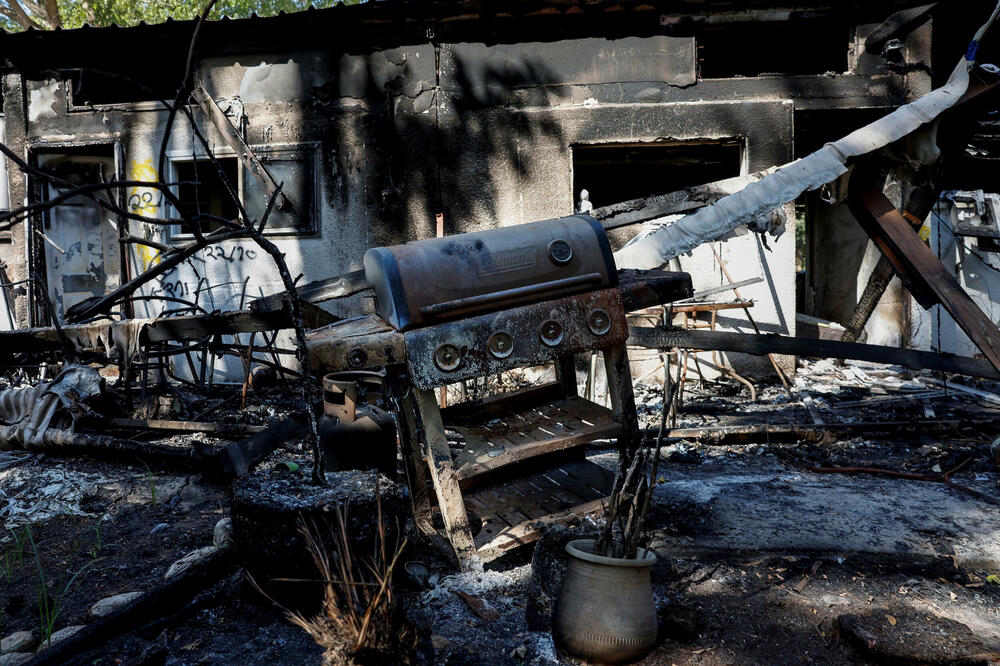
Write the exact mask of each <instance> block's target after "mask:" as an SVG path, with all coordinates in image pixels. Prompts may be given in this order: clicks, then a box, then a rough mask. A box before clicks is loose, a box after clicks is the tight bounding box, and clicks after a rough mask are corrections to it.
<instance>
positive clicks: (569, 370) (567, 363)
mask: <svg viewBox="0 0 1000 666" xmlns="http://www.w3.org/2000/svg"><path fill="white" fill-rule="evenodd" d="M555 372H556V379H557V381H558V382H559V386H560V387H561V388H562V393H563V397H564V398H572V397H575V396H577V395H578V392H579V389H578V387H577V383H576V356H575V355H574V354H568V355H566V356H560V357H559V358H557V359H556V360H555Z"/></svg>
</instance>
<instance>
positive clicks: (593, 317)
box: [587, 308, 611, 335]
mask: <svg viewBox="0 0 1000 666" xmlns="http://www.w3.org/2000/svg"><path fill="white" fill-rule="evenodd" d="M587 328H589V329H590V332H591V333H593V334H594V335H604V334H605V333H607V332H608V331H610V330H611V315H609V314H608V313H607V312H605V311H604V310H602V309H600V308H597V309H595V310H591V311H590V314H589V315H587Z"/></svg>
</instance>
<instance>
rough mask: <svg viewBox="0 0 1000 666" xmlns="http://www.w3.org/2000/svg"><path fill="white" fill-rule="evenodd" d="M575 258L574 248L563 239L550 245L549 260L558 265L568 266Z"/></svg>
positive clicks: (558, 239)
mask: <svg viewBox="0 0 1000 666" xmlns="http://www.w3.org/2000/svg"><path fill="white" fill-rule="evenodd" d="M572 258H573V248H571V247H570V246H569V243H567V242H566V241H564V240H563V239H561V238H557V239H555V240H554V241H552V242H551V243H549V259H551V260H552V261H554V262H555V263H557V264H568V263H569V262H570V260H571V259H572Z"/></svg>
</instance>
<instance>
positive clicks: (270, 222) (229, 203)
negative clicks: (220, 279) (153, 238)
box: [170, 145, 319, 237]
mask: <svg viewBox="0 0 1000 666" xmlns="http://www.w3.org/2000/svg"><path fill="white" fill-rule="evenodd" d="M254 152H255V153H256V155H257V157H258V158H259V159H260V162H261V164H263V165H264V168H265V169H267V171H268V173H270V174H271V177H272V178H273V179H274V181H275V182H276V183H279V184H280V185H281V186H282V193H283V194H284V195H285V197H286V198H287V199H288V201H289V202H290V208H286V209H284V210H279V209H278V207H277V206H274V207H273V208H272V209H271V212H270V214H269V215H268V219H267V225H266V226H265V227H264V232H265V233H266V234H271V235H302V234H313V233H316V231H317V230H318V223H317V217H318V208H317V203H316V194H317V184H316V178H317V175H318V169H317V166H316V162H317V159H318V152H319V151H318V146H316V145H302V146H291V147H268V148H255V149H254ZM215 159H216V162H217V163H218V165H216V164H215V163H213V162H212V160H210V159H209V158H208V157H207V156H192V155H190V154H187V155H183V154H181V155H179V154H177V153H171V154H170V179H171V182H173V183H175V184H176V185H175V187H174V191H175V193H176V194H177V197H178V199H179V200H180V209H179V210H174V211H173V216H174V217H177V218H187V219H190V217H191V216H193V215H195V214H197V213H203V214H209V215H212V216H215V217H219V218H222V219H226V220H238V219H239V206H238V204H237V203H236V200H235V199H234V198H233V196H232V192H235V193H236V195H237V197H238V198H239V200H240V201H241V202H242V204H243V207H244V208H245V210H246V213H247V216H248V217H249V218H250V219H251V220H252V221H254V223H255V224H257V223H259V221H260V220H261V218H262V217H263V215H264V213H265V211H266V209H267V204H268V200H269V196H268V194H267V192H266V190H265V188H264V186H263V185H262V184H261V183H260V181H259V180H258V179H257V178H256V177H255V176H254V175H252V174H251V173H250V172H249V171H248V170H247V169H246V168H245V167H244V166H243V165H242V164H241V162H240V161H239V160H238V158H236V157H235V156H232V155H229V154H225V153H220V154H218V155H216V158H215ZM227 182H228V184H229V187H227V185H226V183H227ZM221 226H223V224H222V223H221V222H219V221H216V220H210V219H209V220H202V221H201V223H200V231H201V233H203V234H207V233H211V232H212V231H215V230H216V229H219V228H220V227H221ZM191 232H192V230H191V228H190V226H189V224H187V223H181V224H177V225H176V226H175V227H174V228H173V233H172V235H173V236H174V237H185V236H190V235H191Z"/></svg>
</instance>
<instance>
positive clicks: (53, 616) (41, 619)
mask: <svg viewBox="0 0 1000 666" xmlns="http://www.w3.org/2000/svg"><path fill="white" fill-rule="evenodd" d="M25 530H26V531H27V537H28V541H29V543H31V550H32V553H33V554H34V556H35V569H36V574H37V578H36V579H35V596H36V599H37V601H38V633H39V638H40V641H41V643H42V644H43V645H44V644H45V643H47V642H48V641H49V639H50V638H51V637H52V632H53V631H54V630H55V626H56V620H58V619H59V615H60V614H61V613H62V611H63V608H64V607H65V602H66V595H67V594H68V593H69V591H70V589H71V588H72V587H73V583H75V582H76V579H77V578H79V577H80V576H81V575H83V573H84V572H85V571H87V569H89V568H90V566H91V565H92V564H93V563H94V562H93V561H91V562H88V563H87V564H85V565H84V566H83V568H81V569H80V570H79V571H77V572H75V573H74V572H70V573H72V574H73V575H72V576H71V577H70V579H69V580H68V581H67V582H66V584H65V585H63V586H62V587H61V588H59V590H58V592H57V593H56V594H55V596H53V595H51V594H49V587H48V581H47V580H46V579H45V570H44V568H43V567H42V556H41V554H40V553H39V552H38V544H36V543H35V537H34V535H33V534H32V533H31V528H30V527H25ZM60 582H61V581H60Z"/></svg>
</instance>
